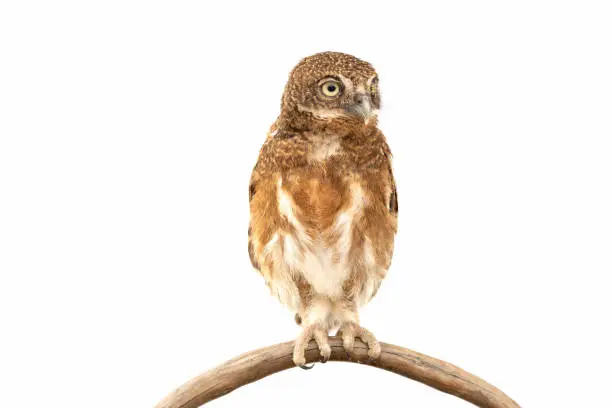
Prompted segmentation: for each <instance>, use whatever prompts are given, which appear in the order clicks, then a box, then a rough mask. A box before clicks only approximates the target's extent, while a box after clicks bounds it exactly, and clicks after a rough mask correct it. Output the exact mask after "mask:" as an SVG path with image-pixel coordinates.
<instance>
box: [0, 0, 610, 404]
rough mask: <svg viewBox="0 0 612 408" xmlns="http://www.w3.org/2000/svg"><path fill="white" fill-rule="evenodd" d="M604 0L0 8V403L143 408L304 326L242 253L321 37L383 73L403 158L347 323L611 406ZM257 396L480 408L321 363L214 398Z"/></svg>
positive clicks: (244, 400) (387, 115)
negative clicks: (279, 124)
mask: <svg viewBox="0 0 612 408" xmlns="http://www.w3.org/2000/svg"><path fill="white" fill-rule="evenodd" d="M606 3H608V2H605V1H600V2H596V1H513V2H492V1H461V2H458V1H422V2H406V3H403V4H402V5H400V2H393V4H392V3H390V2H389V3H385V2H381V1H377V2H358V1H350V2H332V1H324V2H316V1H305V0H304V1H301V2H282V3H281V2H279V3H277V4H273V3H265V2H262V1H251V2H243V3H233V2H205V1H197V2H196V1H181V2H178V1H167V2H160V1H150V0H148V1H105V2H79V1H73V2H67V1H63V2H51V1H45V2H43V1H39V2H30V1H5V2H2V5H1V6H0V58H1V64H0V71H1V75H0V207H1V208H0V272H1V281H0V313H1V329H2V333H1V337H0V346H1V347H0V377H1V378H0V384H1V386H0V406H3V407H33V406H38V407H82V406H87V407H104V408H108V407H152V406H153V405H154V404H155V403H156V402H157V401H158V400H159V399H161V398H162V397H164V396H165V395H166V394H167V393H168V392H170V391H171V390H173V389H174V388H175V387H176V386H178V385H180V384H181V383H183V382H184V381H186V380H188V379H189V378H191V377H193V376H195V375H197V374H199V373H200V372H202V371H205V370H207V369H209V368H211V367H213V366H215V365H217V364H219V363H221V362H223V361H225V360H227V359H230V358H232V357H234V356H235V355H238V354H240V353H242V352H246V351H248V350H252V349H255V348H259V347H263V346H267V345H270V344H274V343H278V342H281V341H287V340H290V339H292V338H294V337H295V336H296V335H297V332H298V327H297V326H295V324H294V323H293V317H292V315H291V314H290V313H289V312H288V311H286V310H285V309H283V308H282V306H281V305H280V304H278V302H277V301H276V300H275V299H274V298H272V297H270V296H269V294H268V291H267V288H266V286H265V285H264V282H263V279H262V278H261V277H260V276H259V275H258V274H256V273H255V272H254V271H253V270H252V268H251V266H250V262H249V258H248V255H247V240H246V236H247V223H248V195H247V186H248V180H249V176H250V172H251V169H252V166H253V164H254V163H255V160H256V157H257V154H258V149H259V147H260V145H261V143H262V142H263V140H264V138H265V133H266V131H267V129H268V127H269V125H270V124H271V123H272V122H273V121H274V119H275V118H276V115H277V113H278V109H279V104H280V97H281V93H282V90H283V86H284V83H285V80H286V78H287V74H288V72H289V71H290V69H291V68H292V67H293V66H294V65H295V63H296V62H297V61H298V60H299V59H300V58H302V57H304V56H306V55H309V54H312V53H315V52H319V51H324V50H336V51H343V52H347V53H351V54H354V55H356V56H358V57H360V58H363V59H366V60H368V61H370V62H371V63H372V64H374V66H375V67H377V69H378V72H379V75H380V78H381V89H382V93H383V110H382V112H381V117H380V127H381V129H382V130H383V131H384V133H385V134H386V135H387V137H388V140H389V143H390V145H391V148H392V149H393V151H394V154H395V162H394V167H395V172H396V178H397V184H398V189H399V199H400V226H399V234H398V236H397V246H396V256H395V258H394V262H393V266H392V268H391V271H390V273H389V275H388V278H387V279H386V280H385V282H384V283H383V286H382V288H381V290H380V292H379V294H378V296H377V297H376V298H375V299H374V301H373V302H372V303H371V304H370V305H369V306H368V307H366V308H365V309H364V310H363V313H362V321H363V323H364V325H365V326H366V327H368V328H370V329H371V330H372V331H373V332H374V333H375V334H376V335H377V336H378V337H379V339H381V340H383V341H385V342H389V343H395V344H398V345H402V346H405V347H409V348H411V349H415V350H417V351H420V352H423V353H426V354H429V355H432V356H435V357H438V358H441V359H445V360H447V361H449V362H452V363H454V364H457V365H459V366H460V367H462V368H464V369H466V370H468V371H470V372H473V373H474V374H476V375H478V376H480V377H482V378H484V379H486V380H487V381H489V382H491V383H492V384H494V385H496V386H498V387H499V388H501V389H502V390H504V391H505V392H506V393H508V394H509V395H510V396H512V397H513V398H514V399H516V400H517V401H518V402H519V403H520V404H521V405H523V406H525V407H561V406H563V407H586V406H598V407H603V406H608V407H610V406H612V397H611V396H610V392H609V389H610V388H609V387H610V384H609V380H610V371H609V368H610V364H611V363H612V353H611V351H610V345H611V344H612V336H611V334H610V321H611V318H610V311H611V310H612V301H611V300H610V280H609V277H610V273H611V272H612V161H611V155H612V149H611V138H612V52H611V50H612V28H611V27H612V25H611V24H610V21H611V20H612V14H611V12H610V7H609V3H608V4H606ZM383 399H385V400H386V401H385V402H384V404H383V403H382V401H383ZM253 404H257V405H258V404H265V405H266V406H272V407H276V406H278V407H286V406H291V407H312V406H355V407H366V406H372V405H374V406H376V404H382V405H384V406H390V407H405V406H415V407H465V406H469V404H467V403H466V402H463V401H461V400H459V399H456V398H454V397H451V396H448V395H445V394H442V393H440V392H438V391H435V390H433V389H430V388H428V387H425V386H423V385H422V384H419V383H416V382H412V381H408V380H406V379H404V378H401V377H399V376H396V375H393V374H390V373H387V372H383V371H380V370H375V369H371V368H367V367H357V366H354V365H348V364H338V363H331V364H327V365H325V366H321V365H317V366H316V367H315V369H314V370H312V371H308V372H305V371H302V370H298V369H294V370H289V371H286V372H283V373H281V374H277V375H274V376H272V377H270V378H267V379H264V380H262V381H261V382H259V383H256V384H253V385H250V386H247V387H245V388H242V389H240V390H238V391H236V392H234V393H232V394H230V395H228V396H225V397H224V398H222V399H219V400H217V401H215V402H213V403H211V404H210V406H211V407H217V408H220V407H240V406H252V405H253Z"/></svg>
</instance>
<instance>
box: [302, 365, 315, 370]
mask: <svg viewBox="0 0 612 408" xmlns="http://www.w3.org/2000/svg"><path fill="white" fill-rule="evenodd" d="M314 366H315V363H312V364H311V365H306V364H304V365H301V366H298V367H300V368H301V369H302V370H311V369H313V368H314Z"/></svg>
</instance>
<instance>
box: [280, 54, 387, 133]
mask: <svg viewBox="0 0 612 408" xmlns="http://www.w3.org/2000/svg"><path fill="white" fill-rule="evenodd" d="M379 106H380V95H379V91H378V77H377V75H376V71H375V70H374V68H373V67H372V65H370V64H369V63H368V62H366V61H362V60H360V59H358V58H355V57H353V56H352V55H348V54H343V53H340V52H323V53H319V54H314V55H311V56H309V57H306V58H304V59H303V60H302V61H300V62H299V63H298V64H297V65H296V66H295V68H293V70H292V71H291V74H290V75H289V80H288V81H287V85H286V87H285V92H284V94H283V98H282V103H281V118H284V119H285V121H293V122H294V123H293V125H297V124H300V123H301V124H304V122H306V123H309V124H312V122H319V123H321V122H323V123H326V122H330V121H337V120H340V121H353V122H360V123H364V124H368V123H369V122H372V121H374V122H375V121H376V116H377V113H378V109H379ZM298 127H302V126H298Z"/></svg>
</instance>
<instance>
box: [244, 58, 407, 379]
mask: <svg viewBox="0 0 612 408" xmlns="http://www.w3.org/2000/svg"><path fill="white" fill-rule="evenodd" d="M379 107H380V93H379V89H378V76H377V74H376V71H375V70H374V68H373V67H372V65H370V64H369V63H368V62H365V61H363V60H360V59H358V58H356V57H353V56H351V55H347V54H343V53H339V52H323V53H319V54H315V55H312V56H309V57H306V58H304V59H303V60H302V61H300V62H299V63H298V64H297V65H296V66H295V68H294V69H293V70H292V71H291V73H290V75H289V79H288V81H287V84H286V86H285V90H284V93H283V96H282V100H281V109H280V114H279V116H278V117H277V119H276V121H275V122H274V124H273V125H272V126H271V128H270V131H269V132H268V135H267V138H266V140H265V142H264V144H263V146H262V147H261V150H260V154H259V158H258V160H257V162H256V164H255V167H254V169H253V173H252V176H251V180H250V184H249V202H250V220H249V238H248V244H249V256H250V259H251V263H252V264H253V266H254V267H255V269H256V270H257V271H259V273H260V274H261V275H262V276H263V278H264V280H265V282H266V284H267V285H268V287H269V289H270V291H271V293H272V294H273V295H274V296H276V297H277V298H278V300H279V301H280V302H281V303H282V304H284V305H285V306H286V307H288V308H289V309H290V310H291V311H293V312H295V320H296V322H297V323H298V325H300V326H301V334H300V335H299V336H298V338H297V339H296V342H295V346H294V350H293V361H294V363H295V364H296V365H297V366H300V367H304V368H306V366H305V356H304V352H305V348H306V347H307V346H308V343H309V342H310V341H311V340H313V339H314V340H315V341H316V343H317V345H318V347H319V350H320V354H321V361H323V362H325V361H327V360H328V359H329V357H330V353H331V348H330V346H329V343H328V335H329V333H330V331H333V330H336V329H337V330H338V335H339V336H341V337H342V341H343V346H344V348H345V350H346V352H347V353H349V355H350V353H351V351H352V350H353V347H354V341H355V338H360V339H361V340H362V341H363V342H364V343H366V344H367V346H368V355H369V356H370V358H372V359H376V358H378V356H379V355H380V344H379V342H378V341H377V340H376V337H375V336H374V335H373V334H372V333H371V332H369V331H368V330H366V329H365V328H363V327H362V326H361V325H360V321H359V309H360V308H361V307H362V306H364V305H365V304H366V303H368V302H369V301H370V300H371V299H372V297H374V295H375V294H376V292H377V290H378V288H379V286H380V284H381V282H382V280H383V279H384V278H385V275H386V274H387V270H388V269H389V266H390V263H391V257H392V254H393V240H394V237H395V233H396V231H397V214H398V201H397V192H396V188H395V181H394V178H393V172H392V167H391V152H390V149H389V146H388V145H387V142H386V140H385V137H384V135H383V133H382V132H381V131H380V130H379V129H378V127H377V114H378V110H379Z"/></svg>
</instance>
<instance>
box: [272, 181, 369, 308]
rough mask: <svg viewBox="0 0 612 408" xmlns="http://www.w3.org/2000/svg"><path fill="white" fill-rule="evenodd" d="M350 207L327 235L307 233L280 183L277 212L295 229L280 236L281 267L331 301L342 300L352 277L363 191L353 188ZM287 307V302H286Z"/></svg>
mask: <svg viewBox="0 0 612 408" xmlns="http://www.w3.org/2000/svg"><path fill="white" fill-rule="evenodd" d="M350 191H351V204H350V205H349V206H348V208H347V209H346V210H344V211H341V212H339V213H338V214H337V215H336V217H335V220H334V222H333V223H332V225H331V226H330V227H329V228H328V229H326V230H324V231H315V232H314V233H313V231H307V230H306V228H305V227H304V225H303V224H302V223H301V222H300V221H299V219H298V217H297V215H296V214H297V211H298V209H297V208H296V207H295V204H294V201H293V199H292V197H291V196H290V194H289V193H287V192H286V191H285V190H283V189H282V181H279V184H278V190H277V196H278V209H279V212H280V213H281V215H283V216H285V217H286V218H287V220H288V222H289V223H290V224H291V225H292V227H293V228H292V232H291V233H284V234H279V235H278V237H277V238H276V241H275V243H274V245H275V246H277V245H278V246H280V247H281V248H282V250H281V251H278V252H277V254H278V256H280V257H281V259H278V262H277V265H278V264H284V266H286V268H287V270H288V272H289V273H290V274H300V275H301V276H302V277H303V278H304V279H305V280H306V281H307V282H308V283H309V284H310V285H311V287H312V288H313V290H314V292H315V293H316V294H319V295H324V296H327V297H329V298H332V299H334V298H339V297H341V296H342V293H343V292H342V288H343V283H344V282H345V281H346V279H347V278H348V277H349V275H350V273H351V268H352V262H353V261H354V260H351V259H350V258H349V253H350V250H351V246H352V245H353V242H352V237H353V228H354V225H355V222H356V220H357V219H358V218H359V217H361V216H362V213H363V207H364V196H363V191H362V189H361V187H360V186H359V185H358V184H354V185H352V186H351V188H350ZM283 303H285V302H283Z"/></svg>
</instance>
